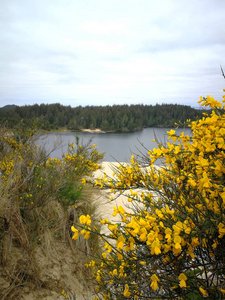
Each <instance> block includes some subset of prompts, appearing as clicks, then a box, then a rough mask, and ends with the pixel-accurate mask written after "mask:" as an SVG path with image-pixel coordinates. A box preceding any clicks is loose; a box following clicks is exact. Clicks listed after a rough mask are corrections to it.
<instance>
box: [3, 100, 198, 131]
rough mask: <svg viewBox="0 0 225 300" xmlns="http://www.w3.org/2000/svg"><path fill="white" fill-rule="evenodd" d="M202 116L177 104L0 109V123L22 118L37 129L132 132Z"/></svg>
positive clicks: (10, 125)
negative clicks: (35, 125) (35, 124)
mask: <svg viewBox="0 0 225 300" xmlns="http://www.w3.org/2000/svg"><path fill="white" fill-rule="evenodd" d="M201 115H202V109H195V108H192V107H190V106H187V105H180V104H156V105H143V104H138V105H127V104H124V105H113V106H109V105H107V106H85V107H82V106H77V107H74V108H73V107H71V106H64V105H62V104H60V103H55V104H40V105H38V104H34V105H25V106H17V105H7V106H4V107H2V108H0V124H1V125H2V124H4V125H6V126H7V127H11V128H12V127H15V126H16V124H18V122H20V121H21V120H22V119H23V121H24V122H25V124H27V125H28V126H29V125H31V124H33V122H34V120H36V123H37V125H38V127H39V128H41V129H44V130H56V129H59V128H66V129H69V130H82V129H84V128H90V129H95V128H100V129H101V130H103V131H121V132H126V131H136V130H141V129H142V128H145V127H174V123H175V122H177V123H178V122H181V123H184V122H185V121H186V120H187V119H190V120H194V119H195V118H196V117H200V116H201Z"/></svg>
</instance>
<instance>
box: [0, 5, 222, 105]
mask: <svg viewBox="0 0 225 300" xmlns="http://www.w3.org/2000/svg"><path fill="white" fill-rule="evenodd" d="M224 20H225V1H224V0H213V1H212V0H179V1H178V0H160V1H159V0H38V1H37V0H0V107H1V106H4V105H7V104H16V105H25V104H27V105H29V104H31V105H32V104H35V103H38V104H40V103H57V102H59V103H61V104H64V105H71V106H72V107H75V106H78V105H82V106H85V105H113V104H125V103H126V104H139V103H143V104H155V103H179V104H188V105H192V106H194V107H196V106H197V104H196V103H197V101H198V100H199V96H206V95H208V94H210V95H211V96H214V97H215V98H216V99H218V100H219V99H221V98H222V97H221V96H222V94H223V91H222V90H223V88H225V80H224V79H223V77H222V76H221V70H220V65H222V66H223V68H224V70H225V25H224Z"/></svg>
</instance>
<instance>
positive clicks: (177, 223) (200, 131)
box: [72, 96, 225, 300]
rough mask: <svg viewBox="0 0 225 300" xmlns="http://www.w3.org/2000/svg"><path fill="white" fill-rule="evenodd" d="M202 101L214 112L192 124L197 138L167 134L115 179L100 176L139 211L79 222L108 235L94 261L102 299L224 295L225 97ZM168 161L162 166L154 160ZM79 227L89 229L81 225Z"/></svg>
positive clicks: (76, 233)
mask: <svg viewBox="0 0 225 300" xmlns="http://www.w3.org/2000/svg"><path fill="white" fill-rule="evenodd" d="M199 102H200V103H202V105H203V106H206V107H207V106H208V107H210V108H211V109H212V110H210V111H209V113H208V114H207V113H204V115H203V116H202V118H201V119H199V120H196V121H193V122H188V121H187V122H188V124H189V127H190V128H191V130H192V136H188V135H184V133H181V134H180V135H179V136H177V135H176V132H175V130H171V131H169V132H167V134H168V140H169V141H168V143H167V145H161V144H158V148H156V149H154V150H153V151H149V152H148V155H146V156H145V157H143V159H140V158H139V157H138V156H137V157H135V158H134V157H132V158H131V161H130V164H126V165H125V164H121V165H119V167H118V168H117V170H116V172H115V173H116V174H115V176H114V178H107V177H105V178H104V179H101V180H98V181H97V182H96V184H97V185H99V186H100V187H105V188H110V189H111V192H112V193H113V194H114V193H116V192H117V191H119V192H120V193H124V194H125V195H126V196H127V200H128V201H129V203H131V204H132V207H133V211H130V210H129V211H127V210H126V208H123V207H121V206H119V207H115V208H114V209H115V212H114V214H113V215H114V216H115V215H119V216H120V220H121V221H119V222H118V221H115V222H110V221H109V220H107V219H106V220H100V223H101V224H105V225H106V226H107V227H108V230H109V232H110V233H109V234H108V235H105V234H104V235H103V234H101V233H100V232H99V231H97V230H95V229H94V227H91V219H90V218H89V217H88V216H81V217H80V225H79V226H76V228H75V227H72V230H73V232H74V236H73V238H74V239H76V238H78V236H79V234H81V235H84V236H85V238H88V236H89V235H88V231H93V232H94V233H95V234H99V235H100V236H101V237H102V239H103V240H105V250H104V252H103V253H102V257H101V258H100V259H99V260H95V261H93V260H92V261H90V263H89V264H88V266H89V267H90V268H92V269H93V276H94V277H95V279H96V283H97V288H96V290H97V292H98V293H99V296H98V297H96V298H95V299H102V298H104V299H196V300H197V299H203V298H204V299H222V298H223V297H224V294H225V282H224V275H225V221H224V220H225V142H224V138H225V128H224V124H225V107H224V105H223V103H224V102H225V96H223V101H222V102H219V101H216V100H214V98H212V97H210V96H207V98H201V99H200V101H199ZM156 160H161V164H162V165H161V167H160V168H158V167H155V166H154V162H155V161H156ZM79 227H81V228H82V230H81V231H80V229H79Z"/></svg>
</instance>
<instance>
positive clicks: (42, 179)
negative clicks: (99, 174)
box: [0, 122, 103, 300]
mask: <svg viewBox="0 0 225 300" xmlns="http://www.w3.org/2000/svg"><path fill="white" fill-rule="evenodd" d="M34 139H35V130H33V129H27V127H26V125H25V124H24V123H23V122H21V123H20V124H18V126H17V128H16V129H11V130H9V129H6V128H1V132H0V172H1V173H0V174H1V178H0V273H1V276H0V298H1V299H2V300H4V299H5V300H6V299H7V300H9V299H21V298H20V297H21V295H22V294H23V293H24V291H25V288H26V287H27V288H28V289H29V290H32V289H33V290H35V289H39V288H40V287H45V288H48V289H50V290H51V289H52V290H57V291H58V293H59V294H61V291H62V290H63V289H67V290H68V289H69V287H68V286H67V283H66V282H63V278H60V280H58V281H57V280H53V279H51V280H50V274H48V272H49V270H50V265H51V262H52V261H51V259H53V258H55V257H56V258H57V251H63V258H64V256H65V253H67V254H68V248H71V251H74V252H75V251H76V256H74V261H75V262H74V263H76V270H77V271H79V268H80V269H81V270H83V269H84V268H83V267H81V262H84V261H85V257H86V254H85V253H87V252H88V253H91V252H92V251H94V253H96V252H97V251H98V247H99V243H98V241H97V240H96V239H94V238H92V239H90V241H85V242H83V241H80V242H79V243H77V242H75V243H73V242H72V243H71V241H72V240H71V229H70V227H71V225H72V224H73V223H74V222H76V221H77V220H78V219H77V218H78V216H79V215H80V214H91V215H94V214H95V213H96V205H95V204H94V201H93V197H94V192H93V187H92V186H88V185H85V177H86V176H91V174H92V172H93V171H96V170H97V169H98V168H99V162H100V160H101V159H102V157H103V155H102V154H99V152H98V151H97V149H96V148H95V147H94V146H92V145H89V144H88V145H80V144H79V140H77V141H75V143H73V144H71V145H69V148H68V153H66V154H64V156H63V158H62V160H58V159H51V158H48V156H47V154H46V153H45V151H44V150H43V149H40V148H38V147H37V146H35V144H34ZM97 226H98V225H97ZM60 245H61V248H62V249H63V250H62V249H61V248H60ZM78 245H79V246H78ZM79 251H81V252H79ZM83 252H84V254H82V253H83ZM40 258H42V260H40ZM61 259H62V258H61ZM43 260H44V263H43ZM56 261H57V260H56ZM52 264H53V263H52ZM53 266H54V264H53ZM71 268H72V266H71ZM82 273H84V276H86V273H87V272H86V271H85V270H83V272H82Z"/></svg>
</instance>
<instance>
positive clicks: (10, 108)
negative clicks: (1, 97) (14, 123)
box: [0, 104, 17, 111]
mask: <svg viewBox="0 0 225 300" xmlns="http://www.w3.org/2000/svg"><path fill="white" fill-rule="evenodd" d="M16 107H17V105H15V104H12V105H5V106H3V107H0V111H10V110H14V109H15V108H16Z"/></svg>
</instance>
